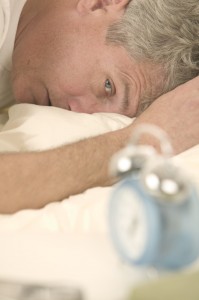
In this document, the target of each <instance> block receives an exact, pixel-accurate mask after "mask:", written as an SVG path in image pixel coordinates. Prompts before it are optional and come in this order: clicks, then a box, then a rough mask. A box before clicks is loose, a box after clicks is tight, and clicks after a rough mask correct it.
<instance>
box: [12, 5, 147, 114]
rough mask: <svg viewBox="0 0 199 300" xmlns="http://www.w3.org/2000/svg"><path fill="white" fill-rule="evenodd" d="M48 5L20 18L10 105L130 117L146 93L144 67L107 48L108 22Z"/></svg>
mask: <svg viewBox="0 0 199 300" xmlns="http://www.w3.org/2000/svg"><path fill="white" fill-rule="evenodd" d="M52 2H53V3H56V4H52V5H48V6H47V7H46V8H45V10H41V11H40V12H39V13H37V14H36V15H35V16H34V15H33V17H32V16H31V15H30V17H29V19H28V18H27V20H28V21H27V20H26V19H25V18H24V24H25V25H26V26H24V27H22V29H23V30H20V26H19V31H18V35H17V39H16V45H15V50H14V55H13V90H14V94H15V97H16V101H17V102H27V103H34V104H39V105H53V106H57V107H61V108H64V109H67V110H72V111H76V112H85V113H94V112H115V113H120V114H124V115H127V116H134V115H135V114H136V110H137V106H138V103H139V99H140V97H141V95H142V94H143V93H144V91H145V90H146V89H148V80H147V76H148V75H147V74H148V69H149V67H147V66H144V65H140V64H137V63H136V62H135V61H133V60H132V59H131V58H130V57H129V55H128V54H127V52H126V50H125V49H124V48H122V47H116V46H113V45H107V43H106V40H105V38H106V31H107V27H108V26H109V25H110V24H111V22H113V21H114V18H112V19H111V18H110V17H107V15H106V14H104V15H103V14H99V12H98V11H96V13H91V14H88V15H84V14H80V13H78V12H77V11H76V10H71V9H70V7H68V6H67V5H68V2H67V1H60V0H59V1H57V2H56V1H52ZM64 6H65V7H64ZM22 21H23V20H22ZM26 23H27V24H26Z"/></svg>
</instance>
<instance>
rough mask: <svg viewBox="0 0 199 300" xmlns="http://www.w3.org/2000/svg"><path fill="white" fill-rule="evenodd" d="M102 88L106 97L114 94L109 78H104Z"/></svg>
mask: <svg viewBox="0 0 199 300" xmlns="http://www.w3.org/2000/svg"><path fill="white" fill-rule="evenodd" d="M104 88H105V92H106V94H107V96H108V97H110V96H113V95H114V94H115V89H114V85H113V84H112V82H111V81H110V80H109V79H106V81H105V84H104Z"/></svg>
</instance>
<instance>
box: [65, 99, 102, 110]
mask: <svg viewBox="0 0 199 300" xmlns="http://www.w3.org/2000/svg"><path fill="white" fill-rule="evenodd" d="M68 105H69V107H70V110H72V111H74V112H79V113H87V114H92V113H95V112H99V111H102V107H101V104H100V103H99V100H97V99H95V98H94V97H89V96H86V97H79V98H72V99H69V100H68Z"/></svg>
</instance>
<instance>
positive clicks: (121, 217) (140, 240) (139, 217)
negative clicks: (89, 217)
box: [111, 186, 149, 261]
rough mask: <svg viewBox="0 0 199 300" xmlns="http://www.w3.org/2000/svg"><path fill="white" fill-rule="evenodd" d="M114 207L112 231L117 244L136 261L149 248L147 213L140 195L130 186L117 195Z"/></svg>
mask: <svg viewBox="0 0 199 300" xmlns="http://www.w3.org/2000/svg"><path fill="white" fill-rule="evenodd" d="M113 202H114V204H113V206H112V212H111V214H112V230H113V231H114V232H113V235H114V236H115V239H116V243H117V244H118V246H119V247H120V249H121V251H122V252H123V253H124V254H125V255H126V256H127V258H128V259H130V260H133V261H136V260H138V259H139V258H140V257H141V256H142V255H143V253H144V251H145V249H146V247H147V245H146V244H147V239H148V234H149V233H148V226H147V218H146V211H145V207H144V203H143V201H142V200H141V199H140V196H139V194H138V193H137V192H136V191H135V190H134V189H133V188H131V187H130V186H123V188H122V189H118V190H117V193H115V199H114V201H113Z"/></svg>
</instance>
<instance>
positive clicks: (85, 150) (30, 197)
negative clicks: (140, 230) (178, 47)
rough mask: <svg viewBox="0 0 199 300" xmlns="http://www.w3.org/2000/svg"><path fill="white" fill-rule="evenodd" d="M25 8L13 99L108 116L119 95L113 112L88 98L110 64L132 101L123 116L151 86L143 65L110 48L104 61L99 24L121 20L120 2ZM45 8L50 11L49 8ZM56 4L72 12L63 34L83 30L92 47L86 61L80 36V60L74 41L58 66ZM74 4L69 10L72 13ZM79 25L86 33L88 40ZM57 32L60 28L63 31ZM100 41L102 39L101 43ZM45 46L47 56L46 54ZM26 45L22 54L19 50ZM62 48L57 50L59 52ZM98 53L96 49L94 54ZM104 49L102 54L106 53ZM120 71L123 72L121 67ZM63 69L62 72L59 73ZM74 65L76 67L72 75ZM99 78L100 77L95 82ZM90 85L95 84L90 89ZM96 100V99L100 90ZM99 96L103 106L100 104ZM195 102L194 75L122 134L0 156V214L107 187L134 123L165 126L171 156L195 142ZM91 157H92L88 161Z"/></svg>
mask: <svg viewBox="0 0 199 300" xmlns="http://www.w3.org/2000/svg"><path fill="white" fill-rule="evenodd" d="M41 2H42V3H41ZM27 3H28V5H26V6H25V9H24V11H23V14H22V18H21V21H20V25H19V29H18V32H17V38H16V46H15V51H14V58H13V59H14V60H13V66H14V68H13V88H14V91H15V95H16V98H17V100H18V101H19V102H20V101H22V102H28V103H35V104H42V105H48V104H49V103H48V101H49V99H48V98H49V97H50V99H51V101H52V104H53V105H57V106H60V107H64V108H66V109H71V110H74V111H84V112H85V111H86V112H90V113H91V112H93V109H94V111H98V110H99V111H101V110H103V111H109V109H110V110H111V111H112V110H113V111H117V112H118V109H119V107H121V104H120V103H118V102H119V101H120V97H122V96H121V95H120V96H119V95H118V98H117V96H116V95H115V96H113V98H114V97H115V98H114V101H113V102H114V104H113V107H112V106H111V104H109V101H108V102H107V101H106V100H105V102H104V95H103V96H102V98H100V97H99V99H98V97H97V95H98V94H96V93H94V91H96V90H97V91H98V83H100V84H101V85H100V87H99V90H100V91H101V89H102V90H103V87H104V85H103V84H104V80H106V78H107V76H108V75H109V74H108V75H107V73H106V72H105V70H104V68H106V67H107V66H109V67H108V68H106V71H107V72H109V71H110V73H111V76H115V75H114V72H116V74H117V76H118V78H119V74H120V75H121V74H123V73H124V72H125V76H126V78H127V77H128V79H129V81H130V86H131V87H130V89H131V93H132V94H131V99H133V100H132V103H131V104H130V107H129V108H128V109H129V111H128V112H127V111H124V112H123V111H120V110H119V112H120V113H125V114H128V115H131V114H134V113H135V111H136V107H137V105H138V101H139V98H140V95H141V94H142V93H144V92H143V90H145V91H146V90H148V91H149V90H150V89H151V87H150V78H148V77H147V74H148V72H147V70H148V68H147V69H146V70H144V69H143V68H144V66H138V65H136V64H135V62H133V61H132V60H131V61H129V58H128V55H127V53H125V52H124V50H123V49H115V48H111V50H112V51H113V56H110V53H109V50H108V48H106V47H107V46H106V45H105V44H104V36H105V32H104V30H105V29H104V22H105V21H106V22H105V24H106V26H107V25H108V24H109V23H110V22H112V20H113V19H114V20H115V19H116V18H120V17H121V15H122V13H123V11H124V9H125V3H126V2H125V1H122V0H121V1H119V0H117V1H116V0H115V1H113V2H110V3H109V2H108V1H89V0H88V1H85V0H79V1H74V2H73V3H75V5H76V6H73V5H72V2H71V1H67V3H66V1H64V0H59V1H58V0H57V1H55V0H54V1H52V0H51V1H50V0H46V1H45V0H43V1H40V0H39V1H37V0H34V1H33V0H28V2H27ZM50 3H51V4H52V7H53V9H52V10H51V8H50ZM61 3H62V5H68V10H69V12H70V13H71V14H72V15H71V16H74V20H75V22H76V23H75V24H73V25H74V27H73V28H70V30H69V33H70V31H71V30H73V31H74V34H76V33H78V34H79V33H80V32H79V31H78V30H83V32H84V34H86V36H85V41H86V42H85V43H86V45H88V43H89V46H90V45H91V50H92V51H90V50H88V51H90V52H89V55H90V57H89V60H88V58H87V52H85V51H86V48H89V47H86V45H84V44H82V43H83V42H84V41H83V40H81V39H80V41H81V43H79V44H78V45H79V46H78V47H80V48H81V47H82V48H81V53H80V54H81V55H80V54H78V51H77V49H78V48H76V46H75V45H76V44H73V46H74V48H73V51H72V52H71V55H72V54H73V53H74V57H75V59H77V61H78V63H77V64H76V60H75V59H74V60H73V57H72V56H70V60H69V61H68V64H67V63H63V62H64V61H65V56H64V55H63V52H67V51H69V52H67V53H69V54H70V49H69V48H68V44H67V43H68V42H69V41H68V40H67V41H65V43H66V45H65V43H64V44H63V42H62V40H63V38H64V37H65V35H64V33H63V31H62V30H63V29H62V26H61V25H60V23H61V24H62V25H63V19H62V17H61V16H62V14H63V15H64V16H65V13H66V12H65V10H64V12H63V6H62V10H60V8H61V6H60V5H61ZM105 3H106V4H105ZM74 7H75V8H76V9H74ZM38 8H39V15H38V10H37V9H38ZM65 8H67V7H65ZM52 11H54V18H55V16H57V17H58V18H57V21H56V22H57V23H56V22H55V19H53V20H52V17H49V16H52ZM108 12H109V13H108ZM110 13H111V14H110ZM46 14H47V15H46ZM60 14H61V15H60ZM93 14H94V15H93ZM107 14H108V15H107ZM36 16H37V17H36ZM42 16H45V18H44V19H45V20H46V22H47V23H46V25H45V24H44V23H45V22H44V21H43V20H44V19H43V18H42ZM67 16H68V15H67ZM94 16H95V19H96V22H97V23H96V24H98V26H96V27H95V24H94V23H93V18H94ZM68 17H69V16H68ZM81 18H85V19H81ZM80 20H82V22H83V23H84V22H85V23H84V25H85V26H86V27H85V28H83V27H81V28H80V26H78V24H79V25H80V24H81V22H80ZM83 20H84V21H83ZM100 20H101V25H100ZM51 21H52V22H53V23H54V25H56V26H58V27H56V29H57V30H58V32H57V34H56V35H55V32H54V31H53V39H51V38H49V37H47V36H46V31H47V28H48V26H49V25H50V22H51ZM37 22H38V23H40V22H42V27H41V28H42V30H39V29H38V28H37ZM43 22H44V23H43ZM79 22H80V23H79ZM87 22H88V23H89V22H92V25H93V26H92V29H91V28H90V29H89V26H87V25H88V24H87ZM98 22H99V23H98ZM55 23H56V24H55ZM31 24H32V25H31ZM68 26H69V24H68ZM100 26H101V27H100ZM54 28H55V27H54ZM86 28H87V29H88V32H89V33H88V35H87V30H86ZM99 28H101V30H100V32H98V29H99ZM59 29H60V31H59ZM64 29H65V30H67V28H64ZM84 29H85V31H84ZM52 30H54V29H52ZM93 30H95V31H96V32H98V37H99V40H97V41H96V39H95V36H93ZM48 32H49V30H48ZM81 32H82V31H81ZM55 38H56V39H57V40H58V41H59V47H58V48H59V49H55V48H54V43H53V41H54V39H55ZM71 39H72V37H71ZM92 39H94V40H92ZM36 40H37V43H36ZM43 41H45V43H43ZM94 41H95V42H97V43H99V48H98V47H97V49H96V48H95V42H94ZM99 41H101V42H102V41H103V42H102V43H101V42H99ZM29 43H31V45H29ZM71 43H72V41H71ZM27 45H29V46H28V48H26V46H27ZM45 45H46V46H47V47H46V46H45ZM44 46H45V47H44ZM51 47H52V49H53V51H51V50H50V49H51ZM25 48H26V51H27V54H26V52H24V51H25ZM62 48H63V49H64V51H63V52H62ZM45 49H46V55H47V57H48V59H50V60H49V61H48V62H47V61H45V60H43V59H44V53H45ZM98 49H100V51H99V50H98ZM55 50H56V51H57V52H56V55H55V57H54V54H53V53H54V51H55ZM94 50H95V51H96V55H97V57H98V51H99V52H100V54H101V55H102V57H103V59H102V60H100V58H101V56H99V57H98V59H99V61H97V64H96V63H95V67H97V68H98V66H99V67H100V68H99V69H98V73H95V70H94V69H93V66H92V64H93V63H94V62H96V61H95V57H96V56H93V51H94ZM105 50H107V52H106V51H105ZM106 53H107V56H106ZM58 54H59V55H60V56H59V55H58ZM69 54H68V55H69ZM79 55H80V57H79ZM57 57H62V59H63V61H62V64H60V63H59V62H57ZM119 58H120V59H119ZM79 59H80V60H79ZM118 59H119V65H118ZM82 60H83V61H85V62H86V63H87V64H86V65H85V66H84V67H83V68H82V66H80V63H81V62H82ZM49 62H51V63H49ZM90 62H92V63H90ZM105 62H106V63H105ZM125 67H126V69H123V68H125ZM65 68H69V69H67V72H66V73H65ZM76 68H77V70H78V72H77V73H76ZM101 70H102V72H101ZM92 72H93V73H92ZM104 72H105V76H104ZM79 73H80V74H81V76H80V78H79V77H78V76H79ZM68 74H69V75H68ZM88 75H89V76H88ZM101 75H103V76H102V78H101ZM98 76H100V77H98ZM125 76H124V77H125ZM149 77H150V76H149ZM62 78H63V81H62ZM85 79H86V80H85ZM111 79H112V78H111ZM77 80H79V82H78V81H77ZM112 80H113V79H112ZM114 80H115V79H114ZM93 84H94V85H93ZM120 84H121V83H120ZM120 84H119V79H118V85H119V86H118V85H117V86H118V87H117V89H119V90H120V88H121V87H120ZM51 85H52V86H51ZM73 85H74V87H73ZM96 86H97V87H96ZM102 86H103V87H102ZM94 87H96V90H95V88H94ZM73 88H74V91H73ZM121 90H122V88H121ZM151 92H152V91H151ZM118 93H119V91H118ZM121 93H122V91H121ZM102 94H103V91H102ZM99 95H101V94H100V93H99ZM136 95H137V96H136ZM136 97H137V98H136ZM110 98H112V97H110ZM102 99H103V101H100V100H102ZM136 99H138V100H136ZM109 100H110V99H109ZM87 101H88V102H87ZM110 102H111V100H110ZM88 103H89V105H88ZM198 103H199V77H197V78H195V79H193V80H191V81H190V82H188V83H186V84H184V85H182V86H180V87H178V88H176V89H175V90H173V91H171V92H169V93H168V94H165V95H163V96H162V97H160V98H159V99H157V100H156V101H154V103H153V104H152V105H151V106H150V107H149V108H148V109H147V110H146V111H145V112H144V113H142V114H141V115H140V116H139V117H138V118H137V119H136V121H135V122H133V123H132V124H131V125H130V126H128V127H126V128H124V129H121V130H118V131H115V132H110V133H107V134H105V135H101V136H98V137H95V138H91V139H86V140H84V141H81V142H78V143H74V144H71V145H66V146H63V147H61V148H58V149H54V150H48V151H44V152H32V153H14V154H12V153H11V154H1V155H0V169H1V174H3V176H2V178H1V180H0V211H1V213H14V212H16V211H18V210H21V209H25V208H41V207H43V206H45V205H46V204H47V203H50V202H53V201H60V200H62V199H64V198H67V197H68V196H70V195H74V194H77V193H80V192H83V191H85V190H86V189H88V188H91V187H94V186H106V185H110V184H112V183H113V181H114V180H113V179H112V178H110V177H109V174H108V164H109V161H110V158H111V157H112V155H113V154H114V153H115V152H116V151H118V150H119V149H121V148H122V147H124V146H125V145H126V143H127V142H128V140H129V138H130V136H131V135H132V133H133V132H134V130H135V128H136V127H137V126H138V125H139V124H143V123H146V122H150V123H153V124H156V125H158V126H160V127H161V128H162V129H164V130H165V131H166V132H167V133H168V135H169V136H170V138H171V142H172V143H173V146H174V153H179V152H182V151H184V150H186V149H188V148H190V147H192V146H194V145H196V144H198V141H199V126H198V120H199V105H198ZM62 105H63V106H62ZM110 107H111V108H110ZM142 142H144V143H148V144H151V145H152V146H153V147H155V148H156V149H158V144H157V141H156V140H153V139H152V138H151V137H143V140H142ZM96 149H97V150H96ZM91 154H92V159H90V157H91ZM82 158H83V159H82ZM49 166H50V167H49ZM77 166H78V168H77ZM19 170H20V171H19ZM74 178H75V180H74ZM77 183H78V184H77Z"/></svg>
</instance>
